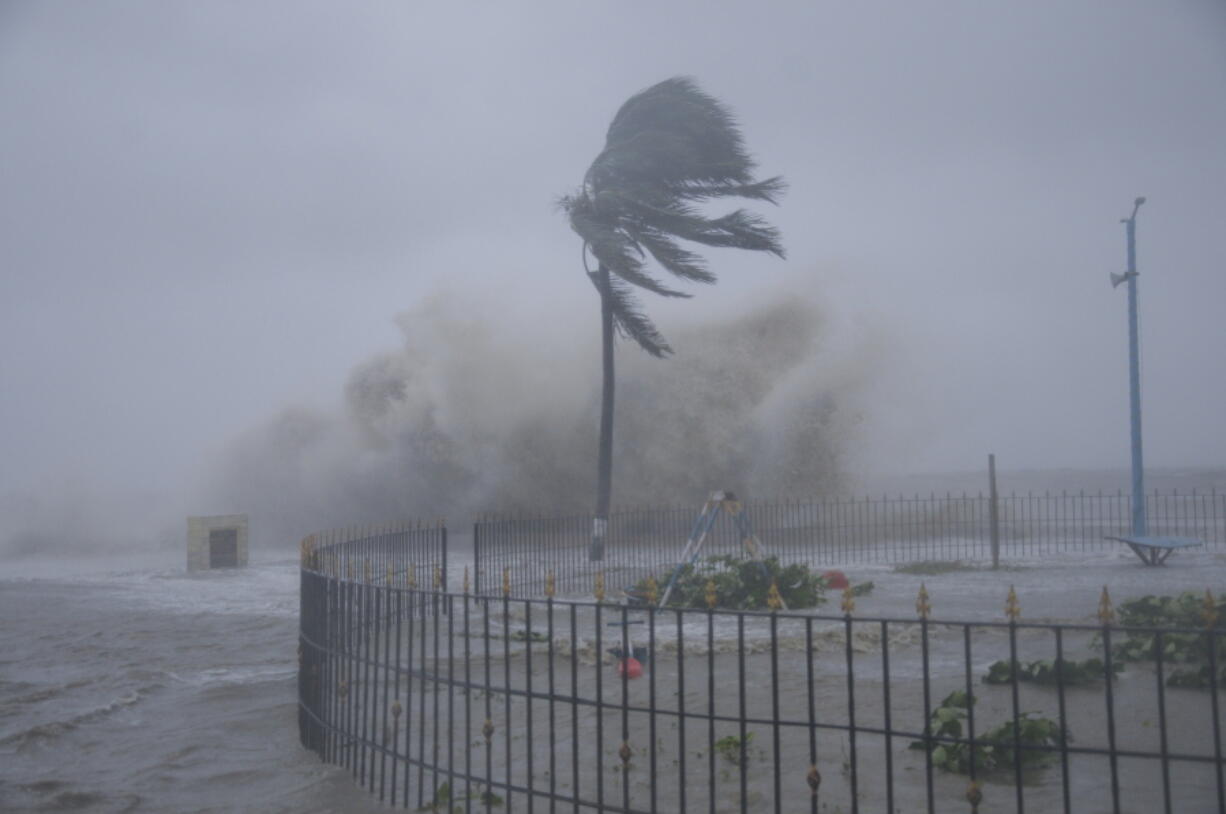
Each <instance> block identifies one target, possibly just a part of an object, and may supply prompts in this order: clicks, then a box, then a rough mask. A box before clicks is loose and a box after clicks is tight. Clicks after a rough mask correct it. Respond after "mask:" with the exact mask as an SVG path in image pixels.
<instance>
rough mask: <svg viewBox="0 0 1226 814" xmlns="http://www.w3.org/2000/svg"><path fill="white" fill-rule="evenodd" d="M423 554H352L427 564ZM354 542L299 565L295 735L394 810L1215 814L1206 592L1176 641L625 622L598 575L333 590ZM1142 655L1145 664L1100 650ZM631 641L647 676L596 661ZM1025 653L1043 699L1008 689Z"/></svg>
mask: <svg viewBox="0 0 1226 814" xmlns="http://www.w3.org/2000/svg"><path fill="white" fill-rule="evenodd" d="M435 541H442V542H443V544H444V545H445V534H442V535H437V534H436V535H433V536H431V535H429V534H421V535H417V536H410V537H403V536H402V537H399V538H396V542H394V543H392V542H385V543H382V544H381V545H385V546H388V548H389V550H387V551H384V552H377V551H375V550H374V549H373V548H372V547H371V546H370V545H356V544H354V545H353V551H354V552H361V554H360V556H361V558H362V559H361V560H360V561H364V560H365V559H366V558H368V557H375V556H378V557H382V558H383V560H384V561H385V562H392V561H393V560H395V559H396V557H400V558H401V560H400V561H402V562H404V563H405V564H406V566H407V564H410V563H413V564H421V565H423V566H426V565H427V564H428V561H429V559H430V558H435V560H436V561H441V560H439V557H440V555H441V549H440V548H439V547H437V546H435V545H434V542H435ZM353 542H354V541H343V540H342V541H340V542H333V543H330V544H329V546H327V547H321V546H319V545H318V544H317V545H315V546H313V547H309V549H308V548H304V567H303V569H302V577H301V578H302V585H301V598H302V615H301V627H302V632H301V637H300V647H301V654H302V655H301V665H300V671H299V722H300V734H301V741H302V744H303V746H305V747H306V748H309V749H312V750H313V751H315V752H317V753H318V754H319V755H320V757H321V758H322V759H324V760H326V761H328V762H331V763H335V764H337V765H340V766H343V767H344V768H346V769H347V770H349V771H351V772H352V773H353V776H354V778H355V780H356V781H357V782H358V783H359V784H360V785H362V786H364V787H365V788H367V789H369V790H370V791H371V793H372V794H374V795H377V796H378V798H379V799H380V800H385V801H389V802H390V803H392V804H393V805H395V806H399V807H403V808H412V809H415V810H425V811H447V812H453V811H455V810H460V811H464V812H471V811H486V812H489V811H495V810H496V811H506V812H511V811H515V810H520V811H537V810H540V811H551V812H553V811H559V810H569V811H575V812H579V811H607V812H636V813H639V814H654V813H655V812H663V811H691V810H693V811H703V810H707V811H714V810H716V808H717V805H718V807H719V808H720V809H726V807H727V806H728V805H732V806H734V807H736V808H738V809H739V810H740V811H742V812H748V811H755V812H757V811H776V812H792V811H799V810H809V811H811V812H816V811H819V810H820V811H825V810H827V808H825V806H829V807H830V809H829V810H835V808H836V807H837V808H839V809H841V810H843V811H850V812H855V811H876V810H890V811H893V810H895V809H896V808H901V809H902V810H907V811H928V812H935V811H942V812H944V811H958V810H961V811H970V812H976V811H978V810H979V806H980V805H981V804H983V805H990V806H991V807H992V810H993V811H1016V812H1019V814H1020V812H1023V811H1025V810H1026V809H1030V810H1044V811H1046V810H1059V811H1065V812H1071V811H1074V810H1081V809H1082V808H1084V807H1085V805H1086V803H1087V799H1086V798H1087V795H1089V794H1093V795H1094V800H1093V804H1094V805H1095V806H1097V807H1099V808H1101V807H1102V806H1103V805H1105V804H1106V800H1105V799H1103V798H1102V796H1101V791H1102V789H1103V785H1104V783H1106V784H1108V785H1109V788H1110V800H1111V803H1110V806H1111V810H1112V811H1115V812H1120V811H1122V810H1124V809H1123V807H1122V806H1123V804H1122V802H1121V801H1123V800H1126V801H1127V805H1128V810H1146V811H1163V812H1168V813H1169V812H1173V811H1209V810H1218V811H1226V788H1224V786H1223V758H1222V731H1221V730H1222V723H1221V720H1220V709H1219V698H1218V695H1219V691H1220V682H1221V679H1222V676H1221V675H1220V674H1219V668H1218V653H1219V650H1218V648H1219V647H1220V639H1221V638H1222V637H1223V636H1226V627H1224V626H1223V624H1222V622H1221V621H1220V619H1219V618H1218V616H1219V610H1220V609H1221V607H1222V606H1221V604H1220V603H1219V602H1218V601H1217V600H1214V599H1213V598H1212V596H1211V595H1208V594H1207V595H1206V598H1205V603H1204V611H1203V614H1202V616H1203V619H1204V625H1203V626H1202V627H1200V628H1193V627H1184V628H1178V629H1176V628H1163V627H1144V626H1136V625H1120V624H1117V623H1116V621H1115V618H1114V610H1113V609H1112V607H1111V604H1110V599H1109V597H1108V596H1107V595H1106V593H1105V591H1104V593H1103V595H1102V596H1101V597H1100V600H1099V607H1098V611H1099V623H1098V624H1088V623H1086V624H1071V623H1069V624H1066V623H1052V622H1027V621H1024V620H1023V619H1022V616H1021V607H1020V602H1019V600H1018V597H1017V596H1016V595H1015V594H1014V593H1013V592H1012V590H1011V591H1010V593H1009V596H1008V597H1007V598H1006V602H1005V606H1004V607H1005V614H1004V618H1003V619H1001V620H978V621H960V620H948V619H940V618H937V617H934V616H933V615H932V611H931V604H932V603H931V601H930V597H929V596H928V593H927V591H926V590H925V589H923V588H921V593H920V595H919V596H918V597H917V602H916V617H915V618H911V619H906V618H865V617H858V616H856V615H855V602H854V599H853V597H852V594H851V592H850V591H848V592H847V593H845V595H844V597H843V602H842V606H841V611H842V612H841V613H816V614H814V613H800V612H781V611H777V610H776V611H728V610H721V609H718V608H715V607H710V606H708V607H705V608H695V609H686V608H673V607H669V608H657V607H654V606H651V605H648V606H645V607H629V606H626V605H624V604H610V603H608V602H606V601H604V600H605V596H604V590H605V588H604V579H603V578H602V579H593V583H592V585H591V586H590V587H591V593H592V594H593V595H594V599H592V598H588V599H582V600H578V599H572V600H564V599H561V598H559V597H558V596H556V581H555V580H553V579H549V580H547V582H546V584H547V585H548V590H547V592H546V593H545V594H544V595H541V596H536V597H525V596H514V595H512V587H513V586H514V585H515V584H516V583H515V580H514V579H513V575H511V574H504V575H503V584H502V591H501V592H500V594H499V595H496V596H491V595H477V594H474V593H471V592H469V591H468V590H467V587H468V586H467V585H465V590H461V591H459V592H456V591H448V590H446V587H447V586H446V584H445V583H444V581H443V580H438V581H426V582H424V583H421V584H409V581H408V580H407V579H405V580H386V579H381V578H378V577H377V576H375V574H374V572H373V571H372V573H370V574H369V575H368V574H367V573H366V572H365V570H364V569H363V570H361V571H360V572H359V574H360V575H357V576H350V575H349V574H350V569H347V568H345V567H340V568H336V567H335V562H334V561H331V560H329V559H328V555H335V557H336V558H337V559H338V560H339V561H342V562H343V561H344V560H345V559H346V558H347V557H350V556H351V555H352V556H358V555H357V554H353V552H345V551H341V550H339V549H344V548H346V547H347V546H349V545H351V544H353ZM415 545H416V546H418V550H416V551H411V552H405V551H400V552H396V551H392V550H390V548H391V547H393V546H399V547H412V546H415ZM324 563H329V564H328V565H326V566H325V565H324ZM415 567H416V565H415ZM393 570H394V566H393ZM405 573H406V574H407V573H409V569H408V568H407V567H406V569H405ZM601 576H602V577H603V575H601ZM631 623H638V624H634V625H632V624H631ZM632 628H633V629H635V631H636V632H635V633H634V634H631V633H630V631H631V630H632ZM542 631H543V634H542ZM640 631H641V632H640ZM632 636H633V637H634V641H633V643H632V641H631V637H632ZM1137 641H1144V642H1148V643H1149V644H1147V645H1146V647H1148V648H1149V649H1148V650H1144V651H1143V652H1142V654H1141V655H1142V656H1143V657H1144V656H1145V655H1146V654H1148V657H1147V658H1143V659H1142V661H1140V662H1137V661H1136V659H1137V658H1138V656H1137V652H1136V648H1135V647H1134V648H1132V650H1131V651H1130V650H1128V648H1123V649H1120V647H1121V646H1122V645H1127V644H1129V643H1130V642H1131V643H1135V642H1137ZM1174 642H1184V643H1185V645H1187V643H1189V642H1190V643H1191V645H1187V646H1189V647H1192V646H1194V647H1196V648H1199V650H1197V652H1202V653H1203V654H1204V659H1205V664H1204V666H1205V667H1206V668H1207V669H1206V671H1205V675H1206V676H1207V684H1206V686H1204V687H1202V688H1200V689H1179V690H1174V689H1171V688H1170V686H1169V685H1170V683H1171V681H1172V677H1173V675H1174V672H1173V671H1174V670H1176V669H1179V668H1181V667H1182V666H1183V665H1179V664H1175V663H1174V662H1175V661H1176V656H1174V655H1172V654H1174V653H1177V652H1178V651H1177V650H1173V649H1170V648H1168V646H1167V645H1168V644H1170V643H1174ZM1198 643H1199V644H1198ZM632 644H633V645H634V646H640V645H641V646H642V647H643V648H645V657H644V660H643V669H644V671H645V674H644V675H643V676H642V677H641V678H636V677H634V676H633V675H632V673H633V672H634V671H633V670H631V669H619V666H620V667H621V668H626V667H627V666H628V665H627V664H626V663H625V662H621V661H619V659H618V657H612V658H611V657H610V656H609V648H611V647H613V646H617V647H618V648H620V652H621V653H623V654H627V653H633V652H634V647H633V646H631V645H632ZM876 651H879V652H876ZM1127 652H1131V655H1130V656H1129V658H1130V659H1133V661H1130V662H1129V664H1128V666H1127V679H1128V680H1120V679H1118V678H1117V677H1116V675H1115V666H1114V663H1113V660H1114V659H1116V658H1117V655H1118V656H1119V657H1123V656H1122V654H1125V653H1127ZM1087 656H1094V657H1096V658H1098V659H1099V660H1100V661H1099V662H1096V664H1098V666H1097V667H1094V666H1082V667H1077V666H1076V665H1074V664H1072V662H1071V661H1069V659H1072V660H1073V661H1076V660H1077V659H1084V658H1086V657H1087ZM1036 657H1043V658H1046V659H1048V660H1049V661H1050V659H1051V658H1053V657H1054V659H1055V661H1054V672H1053V673H1051V676H1050V677H1049V679H1048V680H1049V683H1047V684H1042V685H1037V684H1031V683H1027V682H1025V681H1024V674H1023V669H1022V668H1023V666H1025V665H1027V664H1033V663H1035V662H1034V660H1035V659H1036ZM993 659H998V660H999V661H1000V663H1003V664H1004V666H1005V672H1006V673H1007V677H1006V679H1005V680H1004V681H1003V682H1001V681H1000V680H999V679H997V680H995V681H994V682H991V683H989V682H987V681H986V679H987V677H988V675H989V674H990V673H991V669H996V668H997V665H992V668H991V669H989V668H988V667H987V666H986V665H987V664H988V662H990V661H991V660H993ZM1084 664H1089V662H1085V663H1084ZM1070 671H1072V672H1070ZM1077 671H1080V673H1078V672H1077ZM1147 674H1152V675H1153V677H1154V678H1153V679H1152V680H1151V679H1149V678H1147ZM1074 679H1076V683H1074ZM958 691H960V692H961V697H962V700H961V701H959V700H958V697H957V696H958ZM942 697H944V698H945V700H944V701H943V702H942V701H940V700H939V699H940V698H942ZM1036 716H1041V717H1036ZM1010 726H1011V729H1010ZM1032 730H1037V731H1041V733H1042V737H1036V736H1035V734H1034V731H1032ZM989 747H990V749H989ZM993 750H994V751H993ZM1125 767H1127V768H1126V770H1125ZM1215 803H1216V809H1215Z"/></svg>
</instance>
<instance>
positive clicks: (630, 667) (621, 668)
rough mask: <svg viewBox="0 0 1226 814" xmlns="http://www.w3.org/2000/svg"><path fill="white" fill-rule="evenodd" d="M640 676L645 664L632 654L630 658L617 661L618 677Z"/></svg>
mask: <svg viewBox="0 0 1226 814" xmlns="http://www.w3.org/2000/svg"><path fill="white" fill-rule="evenodd" d="M623 675H624V676H625V677H626V678H639V677H640V676H642V675H643V665H641V664H639V660H638V659H636V658H634V657H633V656H631V657H630V658H628V659H622V660H621V661H619V662H618V663H617V677H618V678H621V677H622V676H623Z"/></svg>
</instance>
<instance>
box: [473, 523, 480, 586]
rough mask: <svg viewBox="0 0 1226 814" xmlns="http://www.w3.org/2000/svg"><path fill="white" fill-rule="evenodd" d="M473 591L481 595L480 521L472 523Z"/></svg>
mask: <svg viewBox="0 0 1226 814" xmlns="http://www.w3.org/2000/svg"><path fill="white" fill-rule="evenodd" d="M473 593H474V594H476V595H477V596H481V521H480V520H478V521H477V522H475V523H473Z"/></svg>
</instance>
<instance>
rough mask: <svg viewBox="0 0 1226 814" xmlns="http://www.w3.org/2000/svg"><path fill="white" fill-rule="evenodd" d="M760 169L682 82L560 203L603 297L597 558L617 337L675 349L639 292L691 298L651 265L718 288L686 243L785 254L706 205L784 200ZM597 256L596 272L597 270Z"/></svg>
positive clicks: (728, 125) (624, 118) (648, 96)
mask: <svg viewBox="0 0 1226 814" xmlns="http://www.w3.org/2000/svg"><path fill="white" fill-rule="evenodd" d="M754 167H755V163H754V161H753V159H752V158H750V156H749V153H748V152H746V150H745V146H744V144H743V141H742V138H741V132H740V130H739V128H738V127H737V124H736V121H735V120H734V119H733V117H732V114H731V113H730V112H729V111H728V109H727V108H726V107H725V106H724V105H723V104H722V103H721V102H720V101H719V100H718V99H715V98H713V97H711V96H708V95H707V94H706V93H704V92H703V91H702V90H700V89H699V87H698V85H697V84H696V83H695V82H694V80H692V79H690V78H688V77H673V78H672V79H666V80H664V81H663V82H661V83H659V84H658V85H653V86H652V87H650V88H647V89H646V90H644V91H641V92H639V93H636V94H635V95H634V96H631V97H630V98H629V99H628V100H627V101H626V103H625V104H623V105H622V106H621V109H620V110H619V111H617V115H616V116H614V117H613V122H612V124H610V125H609V132H608V134H607V135H606V137H605V147H604V150H602V151H601V153H600V154H599V155H598V156H596V160H595V161H593V162H592V165H591V166H590V167H589V168H588V171H587V174H586V175H585V176H584V178H583V186H582V187H581V188H580V189H579V190H578V191H576V192H575V193H574V194H573V195H568V196H566V197H564V198H562V200H561V202H560V203H561V207H562V209H563V210H564V211H565V212H566V213H567V215H568V216H569V218H570V225H571V228H572V229H574V230H575V232H577V233H578V234H579V236H580V237H581V238H583V265H584V270H585V271H587V274H588V277H589V279H591V281H592V284H593V285H595V287H596V291H597V292H598V293H599V294H600V314H601V338H602V343H603V362H604V389H603V394H602V399H601V402H600V455H599V463H598V465H597V486H596V518H595V522H594V524H593V529H592V547H591V551H590V558H591V559H593V560H599V559H603V557H604V538H605V530H606V528H607V527H608V516H609V501H610V497H611V494H612V488H613V479H612V470H613V384H614V375H613V332H614V329H616V331H617V333H618V334H619V335H621V336H622V337H628V338H630V339H633V340H634V341H635V342H637V343H638V345H639V347H641V348H642V349H643V350H645V351H647V353H649V354H651V355H652V356H654V357H656V358H662V357H665V356H668V355H669V354H671V353H672V348H670V347H669V346H668V342H667V341H666V340H665V338H664V336H663V335H662V334H661V333H660V332H659V330H657V329H656V326H655V325H654V324H652V322H651V320H650V319H648V318H647V316H646V315H645V314H644V313H643V311H642V309H641V308H640V306H639V303H638V301H637V299H636V298H635V296H634V294H633V287H635V286H637V287H638V288H642V289H645V290H647V291H650V292H652V293H655V294H659V295H661V296H665V297H688V296H690V295H689V294H687V293H685V292H683V291H678V290H676V289H673V288H669V287H668V286H665V285H664V284H663V283H661V282H660V281H659V280H657V279H656V278H655V277H653V276H652V275H651V274H650V273H649V271H648V268H647V260H648V257H649V256H650V258H651V259H653V260H654V261H655V263H656V264H657V265H658V266H659V267H660V268H662V269H663V270H664V271H667V272H669V273H670V274H672V275H674V276H676V277H679V278H680V279H682V280H687V281H690V282H696V283H714V282H715V280H716V277H715V274H713V273H712V272H711V271H710V270H709V269H708V268H707V266H706V263H705V262H704V260H703V258H702V257H701V256H699V255H698V254H696V253H694V252H692V251H690V250H688V249H686V248H685V247H684V246H682V245H681V244H680V243H679V241H688V242H692V243H699V244H702V245H705V246H726V247H732V248H737V249H751V250H753V251H765V252H770V253H772V254H775V255H778V256H779V257H783V245H782V244H781V242H780V237H779V232H778V230H776V229H775V228H774V227H772V226H771V225H769V224H768V223H767V222H766V221H764V220H763V219H762V218H760V217H758V216H757V215H754V214H752V213H749V212H746V211H745V210H743V209H737V210H735V211H733V212H730V213H728V214H726V215H721V216H719V217H709V216H708V215H707V214H705V212H704V211H703V209H702V208H701V205H702V204H705V203H706V202H708V201H711V200H714V199H716V198H726V197H736V198H749V199H754V200H761V201H767V202H769V203H775V202H776V200H775V199H776V197H777V196H778V195H779V194H780V193H782V191H783V189H784V183H783V179H782V178H779V177H775V178H768V179H767V180H765V181H755V180H753V170H754ZM589 256H591V257H593V258H594V259H595V261H596V270H595V271H592V270H591V269H590V268H589V266H588V258H589Z"/></svg>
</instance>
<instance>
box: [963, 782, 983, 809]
mask: <svg viewBox="0 0 1226 814" xmlns="http://www.w3.org/2000/svg"><path fill="white" fill-rule="evenodd" d="M966 801H967V802H968V803H970V804H971V814H979V804H980V803H981V802H982V801H983V789H981V788H980V787H979V784H978V783H976V782H975V781H974V780H972V781H971V782H970V783H969V784H967V786H966Z"/></svg>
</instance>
